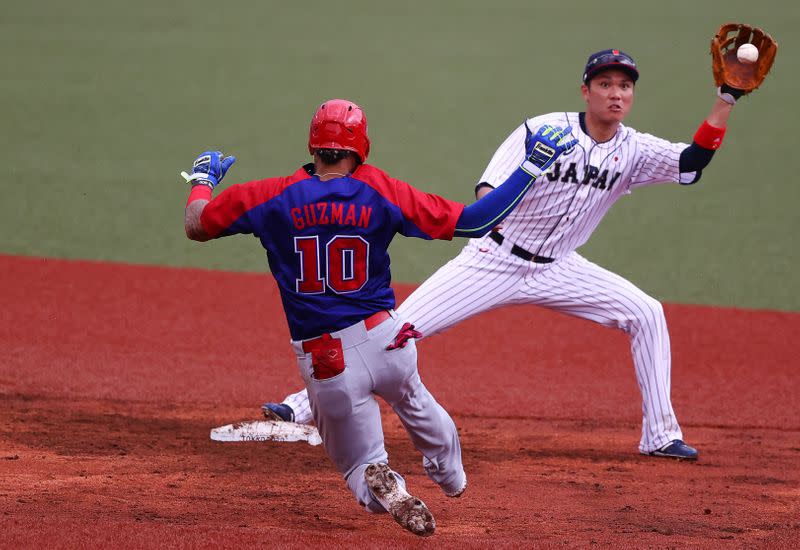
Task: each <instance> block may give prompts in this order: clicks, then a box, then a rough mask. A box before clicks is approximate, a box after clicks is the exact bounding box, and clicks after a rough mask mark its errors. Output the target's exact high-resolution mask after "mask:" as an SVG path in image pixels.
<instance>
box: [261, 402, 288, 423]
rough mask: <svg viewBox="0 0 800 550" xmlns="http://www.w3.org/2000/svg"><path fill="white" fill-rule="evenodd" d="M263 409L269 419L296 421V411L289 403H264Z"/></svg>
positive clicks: (265, 416)
mask: <svg viewBox="0 0 800 550" xmlns="http://www.w3.org/2000/svg"><path fill="white" fill-rule="evenodd" d="M261 411H262V412H263V413H264V418H266V419H267V420H277V421H278V422H281V421H283V422H294V411H293V410H292V408H291V407H290V406H289V405H284V404H283V403H264V404H263V405H261Z"/></svg>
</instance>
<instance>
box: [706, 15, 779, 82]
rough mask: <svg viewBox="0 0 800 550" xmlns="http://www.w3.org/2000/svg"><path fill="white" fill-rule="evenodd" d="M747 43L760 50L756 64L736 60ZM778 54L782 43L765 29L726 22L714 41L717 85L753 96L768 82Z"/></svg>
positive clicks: (712, 58) (713, 51) (713, 64)
mask: <svg viewBox="0 0 800 550" xmlns="http://www.w3.org/2000/svg"><path fill="white" fill-rule="evenodd" d="M747 43H750V44H752V45H754V46H755V47H756V48H757V49H758V59H757V60H756V61H755V62H754V63H742V62H741V61H739V60H738V59H737V57H736V50H738V49H739V46H741V45H742V44H747ZM777 52H778V43H777V42H775V40H773V39H772V37H771V36H770V35H768V34H767V33H765V32H764V31H763V30H761V29H759V28H756V27H750V26H749V25H744V24H741V23H726V24H724V25H722V26H721V27H720V28H719V31H717V34H716V35H715V36H714V38H712V39H711V60H712V63H711V64H712V68H713V71H714V82H715V83H716V84H717V86H721V87H723V88H724V87H725V86H727V87H729V88H733V89H734V90H736V91H740V92H741V93H742V94H749V93H750V92H752V91H753V90H755V89H756V88H758V87H759V86H760V85H761V83H762V82H763V81H764V78H765V77H766V76H767V74H768V73H769V70H770V69H771V68H772V62H773V61H774V60H775V54H776V53H777ZM738 95H741V94H737V96H738Z"/></svg>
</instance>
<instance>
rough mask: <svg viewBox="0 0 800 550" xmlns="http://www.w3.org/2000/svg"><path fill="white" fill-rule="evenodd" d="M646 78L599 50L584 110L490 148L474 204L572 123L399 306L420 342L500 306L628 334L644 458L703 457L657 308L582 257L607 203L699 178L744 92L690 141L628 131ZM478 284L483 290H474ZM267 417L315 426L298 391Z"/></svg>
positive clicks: (721, 101)
mask: <svg viewBox="0 0 800 550" xmlns="http://www.w3.org/2000/svg"><path fill="white" fill-rule="evenodd" d="M638 78H639V72H638V69H637V67H636V64H635V63H634V61H633V59H632V58H631V57H630V56H629V55H627V54H626V53H625V52H622V51H620V50H603V51H600V52H597V53H595V54H592V55H591V56H590V57H589V60H588V62H587V64H586V67H585V69H584V72H583V79H582V80H583V83H582V85H581V91H582V94H583V99H584V101H585V103H586V111H585V112H580V113H578V112H563V113H550V114H546V115H542V116H536V117H533V118H530V119H527V120H526V121H525V122H524V123H523V124H521V125H520V126H519V127H518V128H516V129H515V130H514V131H513V132H512V133H511V135H510V136H509V137H508V138H507V139H506V140H505V141H504V142H503V144H502V145H501V146H500V147H499V148H498V150H497V151H496V152H495V154H494V156H493V157H492V160H491V161H490V162H489V165H488V166H487V168H486V170H485V171H484V173H483V175H482V176H481V179H480V180H479V183H478V185H477V187H476V194H477V196H478V197H481V196H483V195H484V194H486V193H488V192H490V191H491V190H492V189H494V188H495V187H497V186H498V185H499V184H500V183H502V182H503V181H504V180H505V179H506V178H507V177H508V176H509V174H510V173H511V172H512V171H513V170H514V169H515V168H516V167H517V166H519V163H520V162H521V160H522V157H523V155H524V152H525V148H524V141H525V135H526V125H527V127H528V128H529V129H530V130H531V131H534V132H535V131H536V129H537V128H539V127H541V126H543V125H545V124H550V125H553V126H561V127H565V126H572V128H573V129H574V130H573V135H574V137H576V138H577V139H578V145H577V146H576V148H575V150H574V151H573V152H572V153H571V154H569V155H564V156H562V157H561V158H560V162H557V163H556V164H555V165H554V167H553V168H552V169H551V171H550V172H549V173H548V174H544V175H543V176H541V179H540V180H539V181H538V182H537V184H536V187H535V188H534V190H533V191H532V192H531V193H529V194H528V195H527V196H526V197H525V198H524V199H523V200H522V201H521V202H520V204H519V205H518V206H517V207H516V208H515V210H514V211H513V212H512V213H511V214H510V215H509V216H508V218H506V220H505V221H504V222H503V224H502V226H501V227H500V228H498V229H497V230H495V231H493V232H492V233H490V234H489V235H487V236H486V237H483V238H480V239H473V240H471V241H470V242H469V243H468V244H467V245H466V246H465V247H464V249H463V250H462V252H461V253H460V254H459V255H458V256H457V257H456V258H454V259H453V260H451V261H450V262H449V263H447V264H446V265H444V266H443V267H442V268H440V269H439V270H438V271H437V272H436V273H434V274H433V276H431V277H430V278H429V279H428V280H427V281H425V282H424V283H423V284H422V285H421V286H420V287H419V288H418V289H417V290H416V291H414V292H413V293H412V294H411V296H409V297H408V299H407V300H406V301H405V302H404V303H403V304H402V305H401V306H400V307H399V308H398V310H397V311H398V313H399V314H400V315H401V316H402V317H403V318H405V319H408V320H410V321H412V322H413V323H414V325H415V327H416V329H417V330H419V331H421V332H422V333H423V334H424V335H425V336H431V335H433V334H436V333H438V332H441V331H443V330H445V329H447V328H449V327H452V326H453V325H455V324H457V323H459V322H461V321H462V320H464V319H467V318H469V317H472V316H474V315H477V314H479V313H481V312H484V311H488V310H491V309H494V308H497V307H502V306H505V305H512V304H513V305H519V304H531V305H537V306H542V307H546V308H548V309H552V310H555V311H559V312H562V313H566V314H569V315H573V316H576V317H580V318H583V319H589V320H591V321H594V322H597V323H600V324H602V325H604V326H607V327H612V328H618V329H620V330H623V331H624V332H626V333H627V334H628V335H629V337H630V340H631V352H632V355H633V363H634V367H635V372H636V378H637V381H638V384H639V389H640V390H641V394H642V437H641V441H640V443H639V451H640V452H641V453H642V454H646V455H651V456H664V457H673V458H678V459H685V460H696V459H697V456H698V453H697V450H696V449H694V448H692V447H690V446H689V445H687V444H686V443H684V441H683V434H682V432H681V428H680V426H679V425H678V420H677V418H676V415H675V411H674V410H673V407H672V401H671V398H670V370H671V357H670V342H669V333H668V331H667V324H666V320H665V318H664V312H663V309H662V307H661V304H660V303H659V301H658V300H656V299H655V298H653V297H651V296H649V295H647V294H646V293H644V292H643V291H642V290H640V289H639V288H637V287H636V286H635V285H634V284H633V283H631V282H630V281H627V280H625V279H624V278H622V277H620V276H619V275H616V274H614V273H611V272H610V271H608V270H606V269H604V268H602V267H600V266H599V265H596V264H594V263H592V262H590V261H589V260H587V259H585V258H584V257H583V256H581V255H580V254H578V253H577V252H576V249H577V248H578V247H580V246H581V245H583V244H584V243H586V242H587V241H588V239H589V237H590V236H591V235H592V232H593V231H594V230H595V228H596V227H597V226H598V224H599V223H600V220H602V218H603V216H605V214H606V212H608V210H609V208H611V206H612V205H613V204H614V203H615V202H616V201H617V200H618V199H619V198H620V197H622V196H623V195H627V194H629V193H631V191H633V190H635V189H638V188H640V187H644V186H647V185H654V184H659V183H679V184H682V185H689V184H693V183H695V182H697V180H698V179H699V178H700V175H701V171H702V169H703V168H705V166H707V165H708V163H709V162H710V160H711V157H712V156H713V154H714V151H715V150H716V149H717V148H718V147H719V146H720V144H721V143H722V138H723V136H724V133H725V127H726V125H727V120H728V117H729V115H730V113H731V110H732V108H733V104H734V103H735V102H736V100H737V99H738V98H739V97H740V96H741V92H740V91H739V90H736V89H732V88H730V87H728V86H725V85H723V86H722V87H721V88H719V89H718V90H717V98H716V99H715V102H714V104H713V106H712V108H711V112H710V113H709V115H708V117H707V118H706V120H704V121H703V123H702V124H701V125H700V127H699V128H698V130H697V132H696V133H695V135H694V138H693V141H692V143H691V144H690V145H687V144H685V143H671V142H669V141H666V140H664V139H661V138H658V137H655V136H652V135H650V134H645V133H641V132H638V131H636V130H634V129H633V128H628V127H626V126H624V125H623V124H622V121H623V120H624V119H625V117H626V115H627V114H628V112H629V111H630V109H631V106H632V104H633V98H634V89H635V84H636V81H637V79H638ZM478 289H480V291H477V290H478ZM263 410H264V412H265V414H266V415H267V416H268V417H271V418H282V419H284V420H294V421H296V422H301V423H304V422H309V421H310V410H309V408H308V401H307V397H306V396H305V395H304V393H303V392H300V393H298V394H292V395H290V396H288V397H287V398H286V400H284V402H283V403H282V404H275V403H267V404H265V405H264V406H263Z"/></svg>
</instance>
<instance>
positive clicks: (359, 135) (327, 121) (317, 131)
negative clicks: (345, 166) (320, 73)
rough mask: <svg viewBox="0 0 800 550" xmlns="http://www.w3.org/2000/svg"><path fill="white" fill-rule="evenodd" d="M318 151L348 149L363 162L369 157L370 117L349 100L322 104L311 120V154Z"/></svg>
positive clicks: (309, 135)
mask: <svg viewBox="0 0 800 550" xmlns="http://www.w3.org/2000/svg"><path fill="white" fill-rule="evenodd" d="M316 149H345V150H347V151H353V152H354V153H356V154H357V155H358V156H359V158H360V159H361V162H365V161H366V160H367V155H369V136H368V135H367V116H366V115H365V114H364V111H362V110H361V107H359V106H358V105H356V104H355V103H353V102H352V101H347V100H346V99H331V100H328V101H326V102H325V103H323V104H322V105H320V106H319V109H317V112H316V113H314V118H312V119H311V128H310V130H309V132H308V152H309V153H311V154H312V155H313V154H314V150H316Z"/></svg>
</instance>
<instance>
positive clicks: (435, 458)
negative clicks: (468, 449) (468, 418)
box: [292, 311, 466, 512]
mask: <svg viewBox="0 0 800 550" xmlns="http://www.w3.org/2000/svg"><path fill="white" fill-rule="evenodd" d="M390 314H391V317H390V318H389V319H387V320H386V321H384V322H383V323H381V324H379V325H378V326H376V327H374V328H373V329H372V330H369V331H368V330H367V329H366V327H365V325H364V323H363V321H362V322H359V323H356V324H355V325H352V326H350V327H347V328H345V329H343V330H340V331H337V332H333V333H331V336H332V337H333V338H338V339H340V340H341V342H342V349H343V351H344V361H345V369H344V371H343V372H342V373H341V374H338V375H336V376H334V377H333V378H328V379H326V380H317V379H315V378H314V376H313V374H314V369H313V367H312V354H311V353H305V352H304V351H303V342H302V341H293V342H292V346H293V347H294V350H295V354H296V355H297V364H298V367H299V369H300V375H301V376H302V378H303V381H304V382H305V384H306V388H307V389H308V397H309V402H310V404H311V411H312V415H313V417H314V422H315V423H316V425H317V429H318V430H319V433H320V436H321V437H322V443H323V445H324V447H325V451H326V452H327V454H328V456H329V457H330V458H331V460H333V462H334V464H335V465H336V468H337V469H338V470H339V471H340V472H341V473H342V475H343V476H344V479H345V481H346V482H347V486H348V487H349V488H350V490H351V491H352V492H353V494H354V495H355V497H356V499H357V500H358V502H359V504H361V505H362V506H364V507H365V508H366V509H367V510H368V511H370V512H384V511H385V510H384V509H383V507H382V506H381V505H380V503H379V502H378V501H377V500H376V499H375V498H374V497H373V496H372V493H371V492H370V490H369V488H368V487H367V484H366V481H365V480H364V470H365V469H366V468H367V466H368V465H370V464H372V463H376V462H387V463H388V454H387V453H386V448H385V447H384V440H383V427H382V426H381V415H380V409H379V406H378V402H377V401H376V399H375V396H380V397H381V398H382V399H383V400H384V401H386V403H388V404H389V406H391V407H392V409H393V410H394V412H395V413H396V414H397V416H398V417H399V418H400V421H401V422H402V423H403V425H404V426H405V428H406V431H407V432H408V435H409V437H410V438H411V441H412V443H413V444H414V446H415V447H416V448H417V450H418V451H419V452H420V453H422V456H423V459H422V464H423V468H424V469H425V472H426V473H427V474H428V477H430V478H431V479H432V480H433V481H434V482H436V483H437V484H438V485H439V486H440V487H441V488H442V490H443V491H444V492H445V493H456V492H458V491H459V490H460V489H462V488H463V487H464V485H465V483H466V474H465V473H464V467H463V464H462V462H461V445H460V443H459V439H458V432H457V431H456V426H455V423H454V422H453V419H452V418H450V415H449V414H447V411H445V410H444V408H443V407H442V406H441V405H439V403H437V402H436V399H434V397H433V395H431V393H430V392H429V391H428V389H427V388H426V387H425V385H424V384H423V383H422V380H421V379H420V376H419V372H418V371H417V348H416V345H415V344H414V341H413V340H409V341H408V343H407V344H406V346H405V347H404V348H400V349H395V350H392V351H387V350H386V346H387V345H389V344H390V343H392V342H393V341H394V338H395V335H397V333H398V332H399V331H400V329H401V327H402V326H403V321H402V320H401V319H400V318H399V316H398V315H397V313H396V312H394V311H391V312H390ZM398 481H399V482H400V483H401V484H402V485H403V486H404V487H405V481H404V480H403V479H402V477H401V476H399V475H398Z"/></svg>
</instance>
